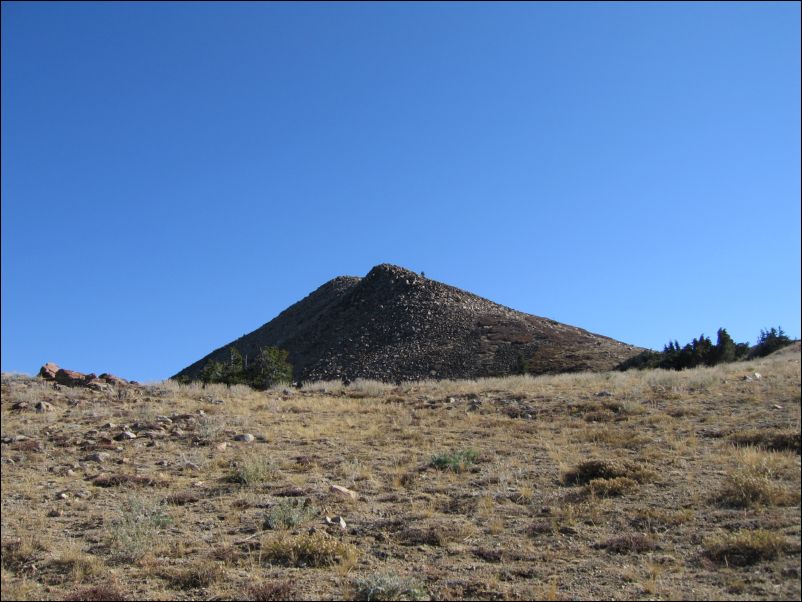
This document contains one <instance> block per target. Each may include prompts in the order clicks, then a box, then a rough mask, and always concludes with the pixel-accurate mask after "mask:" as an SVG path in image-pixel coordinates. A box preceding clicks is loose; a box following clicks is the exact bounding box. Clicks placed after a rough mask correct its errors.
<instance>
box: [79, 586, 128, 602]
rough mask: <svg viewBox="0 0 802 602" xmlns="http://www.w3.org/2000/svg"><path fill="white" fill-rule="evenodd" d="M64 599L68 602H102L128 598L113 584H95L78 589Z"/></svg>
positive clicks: (115, 601) (114, 601)
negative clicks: (84, 601) (82, 601)
mask: <svg viewBox="0 0 802 602" xmlns="http://www.w3.org/2000/svg"><path fill="white" fill-rule="evenodd" d="M64 600H68V601H69V602H73V601H75V602H77V601H78V600H86V601H87V602H103V601H105V600H108V601H109V602H118V601H123V600H128V598H127V597H126V596H125V594H124V593H123V592H121V591H120V590H119V589H117V588H116V587H115V586H113V585H95V586H92V587H87V588H84V589H80V590H78V591H76V592H74V593H72V594H70V595H68V596H67V597H65V598H64Z"/></svg>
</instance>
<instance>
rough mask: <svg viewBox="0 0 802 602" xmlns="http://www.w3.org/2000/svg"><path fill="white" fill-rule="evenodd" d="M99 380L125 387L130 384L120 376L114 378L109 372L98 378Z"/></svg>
mask: <svg viewBox="0 0 802 602" xmlns="http://www.w3.org/2000/svg"><path fill="white" fill-rule="evenodd" d="M98 378H99V379H100V380H103V381H106V382H107V383H109V384H110V385H117V386H123V385H127V384H128V381H127V380H125V379H124V378H120V377H119V376H114V375H113V374H109V373H108V372H104V373H103V374H101V375H100V376H98Z"/></svg>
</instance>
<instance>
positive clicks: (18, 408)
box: [4, 401, 30, 442]
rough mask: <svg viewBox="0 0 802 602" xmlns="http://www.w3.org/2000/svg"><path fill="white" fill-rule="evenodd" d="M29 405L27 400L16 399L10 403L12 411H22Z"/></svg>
mask: <svg viewBox="0 0 802 602" xmlns="http://www.w3.org/2000/svg"><path fill="white" fill-rule="evenodd" d="M29 406H30V404H29V403H28V402H27V401H18V402H16V403H14V404H12V405H11V409H12V411H14V412H22V411H24V410H27V409H28V407H29ZM4 442H5V440H4Z"/></svg>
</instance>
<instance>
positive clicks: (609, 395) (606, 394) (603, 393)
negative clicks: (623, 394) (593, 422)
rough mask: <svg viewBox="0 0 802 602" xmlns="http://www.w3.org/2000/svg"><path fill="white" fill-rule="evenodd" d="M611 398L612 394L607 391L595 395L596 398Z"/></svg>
mask: <svg viewBox="0 0 802 602" xmlns="http://www.w3.org/2000/svg"><path fill="white" fill-rule="evenodd" d="M612 396H613V394H612V393H610V392H609V391H599V392H598V393H596V397H612Z"/></svg>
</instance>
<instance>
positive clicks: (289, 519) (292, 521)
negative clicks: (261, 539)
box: [262, 500, 318, 529]
mask: <svg viewBox="0 0 802 602" xmlns="http://www.w3.org/2000/svg"><path fill="white" fill-rule="evenodd" d="M317 513H318V510H317V508H315V507H314V506H313V505H312V504H311V503H310V502H309V500H282V501H280V502H279V503H278V504H276V505H275V506H273V507H272V508H270V510H268V512H267V515H266V516H265V520H264V522H263V523H262V528H264V529H291V528H292V527H297V526H298V525H300V524H302V523H305V522H306V521H308V520H310V519H312V518H314V517H315V516H316V515H317Z"/></svg>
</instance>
